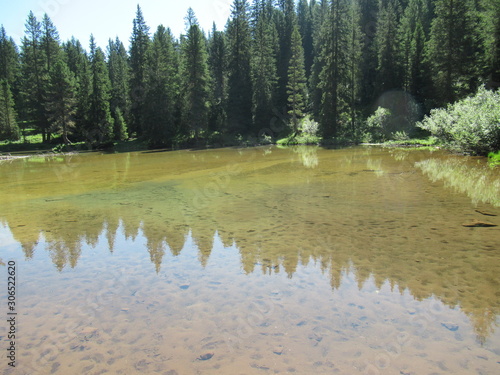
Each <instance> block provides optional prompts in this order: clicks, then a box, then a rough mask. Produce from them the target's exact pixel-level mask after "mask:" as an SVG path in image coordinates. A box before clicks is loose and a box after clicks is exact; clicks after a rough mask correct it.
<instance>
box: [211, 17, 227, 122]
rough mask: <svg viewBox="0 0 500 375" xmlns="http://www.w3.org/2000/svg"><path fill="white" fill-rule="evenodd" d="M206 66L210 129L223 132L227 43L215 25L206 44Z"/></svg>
mask: <svg viewBox="0 0 500 375" xmlns="http://www.w3.org/2000/svg"><path fill="white" fill-rule="evenodd" d="M208 65H209V68H210V75H211V77H212V84H213V94H212V106H211V107H212V113H211V119H210V127H211V130H216V131H222V132H223V131H225V130H226V122H227V113H226V101H227V42H226V36H225V34H224V32H222V31H217V29H216V27H215V23H214V24H213V28H212V34H211V36H210V40H209V43H208Z"/></svg>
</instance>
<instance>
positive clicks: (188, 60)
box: [182, 8, 210, 140]
mask: <svg viewBox="0 0 500 375" xmlns="http://www.w3.org/2000/svg"><path fill="white" fill-rule="evenodd" d="M186 27H187V34H186V37H185V40H184V41H183V44H182V78H183V81H182V87H183V90H184V92H183V97H184V114H183V122H184V124H185V129H183V130H184V133H189V134H190V135H193V136H194V137H195V139H196V140H198V139H199V137H200V136H201V135H202V133H203V132H205V131H206V130H207V128H208V110H209V99H210V98H209V95H210V86H209V85H210V76H209V74H208V53H207V43H206V39H205V36H204V35H203V33H202V31H201V30H200V27H199V25H198V20H197V19H196V17H195V15H194V12H193V10H192V9H191V8H189V10H188V14H187V17H186Z"/></svg>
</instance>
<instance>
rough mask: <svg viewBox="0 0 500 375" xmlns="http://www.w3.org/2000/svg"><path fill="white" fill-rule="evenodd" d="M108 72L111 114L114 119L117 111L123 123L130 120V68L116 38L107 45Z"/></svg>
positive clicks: (125, 52)
mask: <svg viewBox="0 0 500 375" xmlns="http://www.w3.org/2000/svg"><path fill="white" fill-rule="evenodd" d="M108 70H109V80H110V82H111V101H110V105H111V113H112V115H113V117H114V118H115V119H116V117H117V112H118V110H119V112H120V114H121V116H123V120H124V121H128V120H129V119H130V105H131V101H130V86H129V84H130V67H129V64H128V56H127V51H126V50H125V47H124V46H123V43H122V42H121V41H120V39H118V37H117V38H116V39H115V40H114V41H113V40H111V39H110V40H109V43H108Z"/></svg>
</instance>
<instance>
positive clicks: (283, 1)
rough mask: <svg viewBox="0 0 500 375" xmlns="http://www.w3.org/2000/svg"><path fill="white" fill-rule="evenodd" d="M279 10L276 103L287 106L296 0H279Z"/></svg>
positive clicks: (282, 106) (283, 106)
mask: <svg viewBox="0 0 500 375" xmlns="http://www.w3.org/2000/svg"><path fill="white" fill-rule="evenodd" d="M277 4H278V9H279V12H277V13H276V15H277V17H276V19H277V21H276V29H277V31H278V37H279V49H278V51H279V52H278V66H277V73H278V93H277V97H276V105H277V107H278V108H286V107H287V101H288V94H287V82H288V64H289V62H290V57H291V56H292V50H291V47H292V33H293V28H294V27H295V25H296V24H297V15H296V13H295V2H294V0H279V1H278V2H277Z"/></svg>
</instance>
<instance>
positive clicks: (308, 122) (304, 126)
mask: <svg viewBox="0 0 500 375" xmlns="http://www.w3.org/2000/svg"><path fill="white" fill-rule="evenodd" d="M300 129H301V130H302V132H303V133H307V134H310V135H312V136H315V135H316V134H317V133H318V129H319V124H318V123H317V122H316V121H314V120H313V119H311V118H310V117H309V116H306V117H304V118H303V119H302V120H301V122H300Z"/></svg>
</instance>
